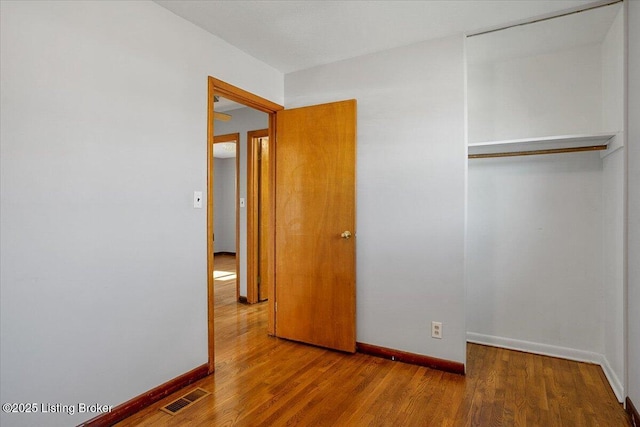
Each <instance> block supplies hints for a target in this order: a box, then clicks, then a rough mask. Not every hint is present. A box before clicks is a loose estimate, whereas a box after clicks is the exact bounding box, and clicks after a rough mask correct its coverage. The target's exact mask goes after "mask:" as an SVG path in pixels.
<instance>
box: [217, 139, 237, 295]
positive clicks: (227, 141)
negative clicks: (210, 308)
mask: <svg viewBox="0 0 640 427" xmlns="http://www.w3.org/2000/svg"><path fill="white" fill-rule="evenodd" d="M225 142H226V143H230V142H233V143H234V144H235V145H236V162H235V163H236V170H235V176H236V178H235V183H236V186H235V191H234V194H235V196H234V200H235V216H236V227H235V228H236V230H235V232H236V245H235V247H236V301H237V300H238V299H239V298H240V200H239V198H238V195H239V191H240V149H239V147H240V134H239V133H228V134H225V135H218V136H214V137H213V143H214V144H223V143H225ZM211 155H212V156H213V153H212V154H211ZM213 164H214V162H212V163H211V165H212V166H211V175H212V176H213V175H214V173H213V171H214V167H213ZM211 186H212V187H213V188H214V189H215V179H214V178H212V181H211ZM211 197H212V198H214V194H213V190H212V194H211ZM212 216H213V224H214V228H215V215H213V214H212ZM214 237H215V236H212V238H211V240H212V242H213V246H214V248H213V250H214V254H215V243H216V242H215V239H214Z"/></svg>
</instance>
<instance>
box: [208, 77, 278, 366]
mask: <svg viewBox="0 0 640 427" xmlns="http://www.w3.org/2000/svg"><path fill="white" fill-rule="evenodd" d="M207 87H208V90H207V342H208V345H207V352H208V366H209V374H211V373H212V372H213V371H214V370H215V331H214V292H213V269H214V266H213V174H212V173H211V172H212V167H213V166H212V164H213V143H214V126H215V125H214V121H213V106H214V103H213V97H214V95H219V96H223V97H225V98H227V99H229V100H231V101H235V102H238V103H240V104H243V105H246V106H247V107H251V108H254V109H256V110H259V111H262V112H263V113H267V114H269V141H271V142H272V143H270V144H269V158H270V159H271V162H273V161H274V159H275V156H274V155H273V154H274V149H275V143H273V142H275V134H276V112H277V111H280V110H283V109H284V107H283V106H281V105H278V104H276V103H275V102H271V101H269V100H268V99H265V98H262V97H260V96H257V95H254V94H252V93H250V92H247V91H246V90H244V89H240V88H239V87H236V86H233V85H231V84H229V83H226V82H223V81H222V80H218V79H216V78H214V77H211V76H209V77H208V80H207ZM272 166H273V164H272ZM274 170H275V168H274V167H270V171H271V176H270V177H269V184H270V186H271V188H275V186H274V183H275V174H274V173H273V171H274ZM274 212H275V192H271V193H270V195H269V206H268V207H267V209H265V210H264V213H265V217H266V218H265V222H266V224H267V229H268V230H267V233H268V235H267V241H268V247H269V249H270V250H268V251H267V253H268V255H269V259H268V261H267V265H268V269H267V270H268V271H267V274H266V275H265V277H264V278H263V280H265V281H266V282H267V286H268V288H269V295H270V296H271V298H269V302H268V304H269V306H268V316H269V319H268V323H267V332H268V333H269V334H270V335H274V334H275V305H274V303H275V295H276V294H275V280H274V279H275V277H274V276H275V268H274V267H275V265H274V263H275V259H274V253H275V238H274V225H275V222H274V221H275V218H274Z"/></svg>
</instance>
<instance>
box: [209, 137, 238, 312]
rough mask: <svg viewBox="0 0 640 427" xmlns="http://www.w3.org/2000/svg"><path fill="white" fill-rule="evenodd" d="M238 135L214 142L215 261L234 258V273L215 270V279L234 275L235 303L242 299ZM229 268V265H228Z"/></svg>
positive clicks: (219, 138)
mask: <svg viewBox="0 0 640 427" xmlns="http://www.w3.org/2000/svg"><path fill="white" fill-rule="evenodd" d="M239 141H240V134H239V133H229V134H225V135H218V136H215V137H214V139H213V164H214V167H213V169H214V178H213V182H214V192H213V193H214V213H213V217H214V230H213V236H212V240H213V254H214V257H216V256H219V257H222V256H224V257H226V258H229V259H230V258H231V257H233V259H234V261H235V271H233V272H231V271H227V270H229V269H226V270H214V272H213V274H214V279H219V278H220V277H222V276H225V278H226V279H229V278H230V276H231V275H232V273H233V278H234V279H235V282H236V286H235V288H236V291H235V292H236V300H237V299H238V298H239V292H240V289H239V283H240V277H239V275H240V268H239V263H240V257H239V255H240V235H239V232H240V230H239V223H240V209H239V206H238V205H239V198H238V187H239V185H238V183H239V178H240V175H239V173H238V171H239V164H240V157H239V156H238V151H239V150H238V144H239ZM226 264H227V265H228V264H229V263H228V262H226Z"/></svg>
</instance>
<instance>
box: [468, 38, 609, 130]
mask: <svg viewBox="0 0 640 427" xmlns="http://www.w3.org/2000/svg"><path fill="white" fill-rule="evenodd" d="M478 37H482V36H478ZM601 75H602V64H601V45H600V44H592V45H587V46H581V47H577V48H572V49H568V50H562V51H556V52H553V53H547V54H542V55H536V56H530V57H521V58H515V59H509V60H504V61H500V62H485V63H475V64H469V67H468V108H469V142H481V141H494V140H497V141H499V140H506V139H519V138H531V137H538V136H550V135H571V134H584V133H589V132H602V131H603V130H602V98H601V86H602V78H601ZM607 130H608V129H607Z"/></svg>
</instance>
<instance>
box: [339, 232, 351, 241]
mask: <svg viewBox="0 0 640 427" xmlns="http://www.w3.org/2000/svg"><path fill="white" fill-rule="evenodd" d="M340 237H342V238H343V239H350V238H351V232H350V231H349V230H347V231H344V232H343V233H342V234H341V235H340Z"/></svg>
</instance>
